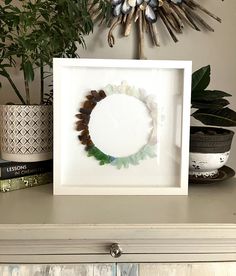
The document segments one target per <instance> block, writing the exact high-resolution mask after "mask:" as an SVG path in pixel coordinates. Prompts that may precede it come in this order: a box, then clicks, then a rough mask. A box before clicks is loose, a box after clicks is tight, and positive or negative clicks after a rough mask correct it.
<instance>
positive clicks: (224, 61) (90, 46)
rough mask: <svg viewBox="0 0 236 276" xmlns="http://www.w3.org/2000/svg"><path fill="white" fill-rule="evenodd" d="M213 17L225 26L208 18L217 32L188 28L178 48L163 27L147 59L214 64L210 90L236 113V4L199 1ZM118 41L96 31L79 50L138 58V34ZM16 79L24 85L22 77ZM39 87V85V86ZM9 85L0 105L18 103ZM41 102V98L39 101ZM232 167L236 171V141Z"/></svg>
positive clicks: (104, 31)
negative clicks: (221, 94) (111, 42)
mask: <svg viewBox="0 0 236 276" xmlns="http://www.w3.org/2000/svg"><path fill="white" fill-rule="evenodd" d="M198 2H199V3H200V4H202V5H204V6H205V7H206V8H208V9H209V10H210V11H212V12H213V13H215V14H217V15H218V16H219V17H221V18H222V23H221V24H220V23H218V22H216V21H215V20H213V19H211V18H209V17H207V16H206V17H205V18H206V20H207V22H208V23H210V25H211V26H213V28H214V29H215V32H214V33H210V32H204V31H203V32H196V31H194V30H192V29H189V28H186V29H185V30H184V34H182V35H179V36H178V37H179V40H180V41H179V42H178V43H177V44H175V43H174V42H173V41H172V40H171V38H169V36H168V34H167V32H166V31H165V28H164V27H163V26H162V25H161V26H160V29H159V32H160V39H161V47H160V48H154V47H152V46H151V45H150V44H149V41H148V39H147V40H146V49H145V52H146V56H147V58H148V59H162V60H163V59H174V60H192V61H193V70H196V69H198V68H199V67H201V66H204V65H207V64H210V65H211V67H212V81H211V85H210V88H212V89H218V90H224V91H227V92H229V93H231V94H233V98H232V99H231V106H232V107H233V108H235V109H236V74H235V72H236V53H235V50H236V29H235V28H236V1H235V0H228V1H223V2H222V1H220V0H198ZM119 34H120V32H118V38H117V39H116V44H115V46H114V48H113V49H111V48H109V46H108V45H107V29H99V30H98V29H95V30H94V33H93V35H91V36H90V37H89V38H87V39H86V41H87V50H86V51H84V50H81V49H80V50H79V53H80V56H81V57H87V58H127V59H130V58H135V57H136V55H135V52H136V42H135V38H136V36H135V35H134V33H132V34H131V36H130V37H128V38H121V36H120V35H119ZM13 73H14V78H15V79H17V80H18V81H19V82H20V79H19V76H18V75H17V74H16V72H13ZM35 87H37V83H36V84H35ZM7 89H8V86H7V84H5V85H4V87H3V89H2V91H1V94H0V95H1V96H0V103H3V102H6V101H15V98H14V96H13V95H9V94H6V91H7ZM36 98H37V97H36ZM229 165H230V166H231V167H233V168H234V169H236V137H235V139H234V143H233V148H232V152H231V157H230V161H229Z"/></svg>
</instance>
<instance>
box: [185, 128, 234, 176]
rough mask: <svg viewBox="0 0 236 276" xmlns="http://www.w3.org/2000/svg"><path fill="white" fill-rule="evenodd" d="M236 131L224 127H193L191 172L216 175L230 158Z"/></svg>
mask: <svg viewBox="0 0 236 276" xmlns="http://www.w3.org/2000/svg"><path fill="white" fill-rule="evenodd" d="M233 136H234V132H233V131H231V130H228V129H224V128H214V127H191V128H190V155H189V174H190V175H191V176H194V177H203V178H208V177H216V176H217V175H218V169H220V168H221V167H223V166H224V165H225V163H226V162H227V160H228V157H229V153H230V148H231V143H232V139H233Z"/></svg>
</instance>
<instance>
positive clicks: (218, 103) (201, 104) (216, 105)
mask: <svg viewBox="0 0 236 276" xmlns="http://www.w3.org/2000/svg"><path fill="white" fill-rule="evenodd" d="M228 104H229V101H227V100H226V99H217V100H213V101H192V108H201V109H202V108H203V109H206V108H207V109H208V108H209V109H220V108H223V107H224V106H226V105H228Z"/></svg>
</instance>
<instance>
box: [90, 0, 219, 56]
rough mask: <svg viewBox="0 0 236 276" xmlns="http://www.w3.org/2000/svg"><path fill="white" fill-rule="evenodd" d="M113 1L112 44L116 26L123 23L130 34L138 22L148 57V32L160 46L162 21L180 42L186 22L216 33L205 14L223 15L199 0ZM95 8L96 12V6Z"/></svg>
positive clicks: (141, 50) (140, 48) (176, 40)
mask: <svg viewBox="0 0 236 276" xmlns="http://www.w3.org/2000/svg"><path fill="white" fill-rule="evenodd" d="M109 2H110V4H111V10H110V20H108V27H109V32H108V44H109V46H110V47H113V46H114V44H115V37H114V30H115V28H117V27H118V26H122V28H123V35H124V36H125V37H127V36H129V34H130V32H131V28H132V25H133V24H137V26H138V34H139V40H138V42H139V43H138V44H139V45H138V47H139V58H140V59H145V55H144V51H143V48H144V36H145V35H149V36H150V37H151V40H152V43H153V45H154V46H160V42H159V35H158V25H159V23H160V21H162V22H163V24H164V25H165V27H166V29H167V32H168V33H169V35H170V36H171V38H172V39H173V40H174V42H178V38H177V36H176V34H181V33H183V30H184V27H185V26H186V25H188V26H190V27H191V28H193V29H194V30H196V31H201V29H205V30H207V31H211V32H214V29H213V28H212V27H211V26H210V25H209V24H208V23H207V22H206V21H205V20H204V19H203V17H202V15H203V14H205V15H208V16H210V17H212V18H214V19H215V20H217V21H218V22H221V19H220V18H219V17H217V16H216V15H214V14H213V13H211V12H210V11H208V10H207V9H205V8H204V7H203V6H202V5H200V4H199V3H198V0H110V1H109ZM92 10H93V11H94V9H93V8H92ZM95 10H96V9H95ZM158 19H160V20H158ZM102 22H104V20H102Z"/></svg>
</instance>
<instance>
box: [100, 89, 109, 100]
mask: <svg viewBox="0 0 236 276" xmlns="http://www.w3.org/2000/svg"><path fill="white" fill-rule="evenodd" d="M98 93H99V96H100V97H101V98H102V99H104V98H106V96H107V95H106V93H105V92H104V91H103V90H100V91H99V92H98Z"/></svg>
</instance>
